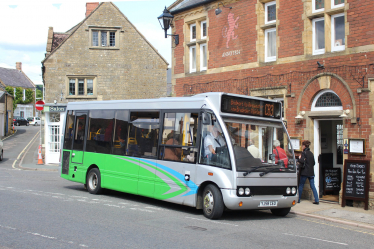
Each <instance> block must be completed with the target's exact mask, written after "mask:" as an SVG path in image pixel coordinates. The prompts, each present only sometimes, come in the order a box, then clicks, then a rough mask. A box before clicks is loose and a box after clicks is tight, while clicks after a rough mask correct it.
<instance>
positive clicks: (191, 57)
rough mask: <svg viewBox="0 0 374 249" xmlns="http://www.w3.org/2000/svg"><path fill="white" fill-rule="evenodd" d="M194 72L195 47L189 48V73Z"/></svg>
mask: <svg viewBox="0 0 374 249" xmlns="http://www.w3.org/2000/svg"><path fill="white" fill-rule="evenodd" d="M193 72H196V46H191V47H190V73H193Z"/></svg>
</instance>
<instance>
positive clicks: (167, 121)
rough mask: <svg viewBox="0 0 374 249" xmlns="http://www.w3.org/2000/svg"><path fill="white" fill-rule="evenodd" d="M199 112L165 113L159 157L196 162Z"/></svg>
mask: <svg viewBox="0 0 374 249" xmlns="http://www.w3.org/2000/svg"><path fill="white" fill-rule="evenodd" d="M197 127H198V113H165V114H164V127H163V129H162V142H161V143H162V145H161V148H160V151H161V152H160V154H159V155H160V157H159V159H163V160H169V161H179V162H190V163H195V162H196V152H197V150H196V134H197Z"/></svg>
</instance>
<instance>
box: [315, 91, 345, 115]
mask: <svg viewBox="0 0 374 249" xmlns="http://www.w3.org/2000/svg"><path fill="white" fill-rule="evenodd" d="M330 110H343V105H342V102H341V100H340V98H339V96H338V95H337V94H336V93H335V92H333V91H331V90H324V91H321V92H320V93H318V94H317V96H316V97H315V98H314V101H313V104H312V111H330Z"/></svg>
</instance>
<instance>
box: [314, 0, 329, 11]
mask: <svg viewBox="0 0 374 249" xmlns="http://www.w3.org/2000/svg"><path fill="white" fill-rule="evenodd" d="M325 1H327V0H325ZM320 11H325V8H322V9H318V10H316V0H312V13H315V12H320Z"/></svg>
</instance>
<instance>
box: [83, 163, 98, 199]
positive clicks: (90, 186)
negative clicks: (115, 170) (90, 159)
mask: <svg viewBox="0 0 374 249" xmlns="http://www.w3.org/2000/svg"><path fill="white" fill-rule="evenodd" d="M86 183H87V190H88V192H89V193H90V194H100V192H101V176H100V171H99V169H97V168H93V169H91V170H90V171H89V172H88V174H87V179H86Z"/></svg>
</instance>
